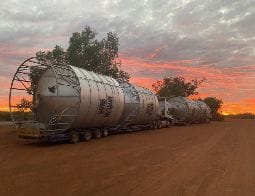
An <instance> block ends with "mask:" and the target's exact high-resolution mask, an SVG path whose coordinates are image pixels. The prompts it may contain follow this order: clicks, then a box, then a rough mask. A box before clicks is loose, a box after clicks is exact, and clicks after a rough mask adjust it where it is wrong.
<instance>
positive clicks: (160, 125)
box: [157, 120, 162, 129]
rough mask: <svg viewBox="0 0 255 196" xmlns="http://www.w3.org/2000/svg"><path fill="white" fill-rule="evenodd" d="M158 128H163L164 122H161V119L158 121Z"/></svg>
mask: <svg viewBox="0 0 255 196" xmlns="http://www.w3.org/2000/svg"><path fill="white" fill-rule="evenodd" d="M157 128H158V129H161V128H162V123H161V121H160V120H159V121H158V122H157Z"/></svg>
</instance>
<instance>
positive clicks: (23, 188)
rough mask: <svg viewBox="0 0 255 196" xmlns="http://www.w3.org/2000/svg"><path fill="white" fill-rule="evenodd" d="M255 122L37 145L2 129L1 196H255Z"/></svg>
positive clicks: (13, 132) (9, 130)
mask: <svg viewBox="0 0 255 196" xmlns="http://www.w3.org/2000/svg"><path fill="white" fill-rule="evenodd" d="M254 154H255V121H254V120H232V121H226V122H213V123H211V124H201V125H192V126H186V127H171V128H168V129H161V130H154V131H153V130H149V131H140V132H134V133H129V134H118V135H112V136H109V137H106V138H103V139H99V140H92V141H90V142H84V143H78V144H75V145H72V144H55V145H47V144H31V143H30V144H29V143H27V142H25V141H23V140H20V139H18V138H17V137H16V135H15V129H14V127H12V126H9V125H2V126H0V195H26V196H27V195H146V196H147V195H158V196H159V195H171V196H174V195H178V196H182V195H188V196H191V195H198V196H200V195H201V196H207V195H210V196H220V195H222V196H223V195H224V196H228V195H229V196H234V195H245V196H246V195H248V196H254V195H255V155H254Z"/></svg>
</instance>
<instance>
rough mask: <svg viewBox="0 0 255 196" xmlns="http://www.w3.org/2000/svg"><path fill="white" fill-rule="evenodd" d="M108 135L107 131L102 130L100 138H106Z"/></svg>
mask: <svg viewBox="0 0 255 196" xmlns="http://www.w3.org/2000/svg"><path fill="white" fill-rule="evenodd" d="M108 134H109V132H108V129H103V130H102V136H103V137H106V136H107V135H108Z"/></svg>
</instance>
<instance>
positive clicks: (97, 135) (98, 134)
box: [93, 129, 102, 139]
mask: <svg viewBox="0 0 255 196" xmlns="http://www.w3.org/2000/svg"><path fill="white" fill-rule="evenodd" d="M101 137H102V130H101V129H96V130H94V131H93V138H95V139H99V138H101Z"/></svg>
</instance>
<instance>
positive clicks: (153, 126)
mask: <svg viewBox="0 0 255 196" xmlns="http://www.w3.org/2000/svg"><path fill="white" fill-rule="evenodd" d="M151 129H153V130H155V129H157V121H153V123H151Z"/></svg>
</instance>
